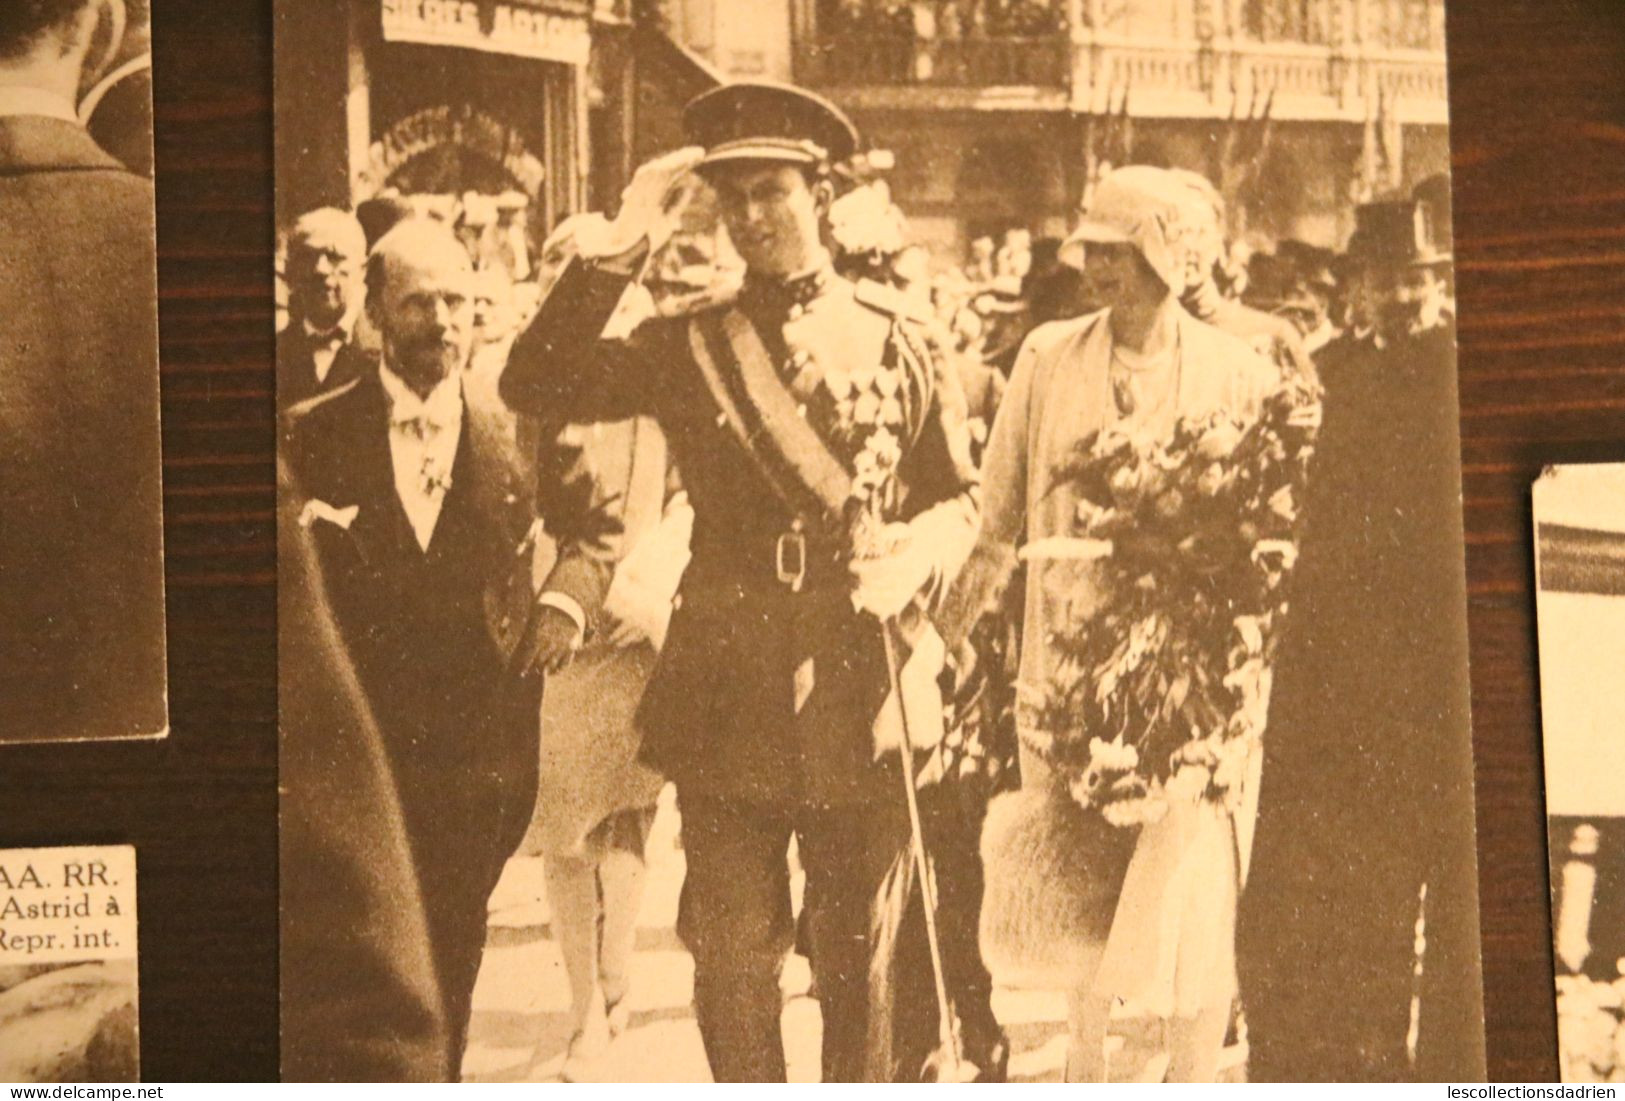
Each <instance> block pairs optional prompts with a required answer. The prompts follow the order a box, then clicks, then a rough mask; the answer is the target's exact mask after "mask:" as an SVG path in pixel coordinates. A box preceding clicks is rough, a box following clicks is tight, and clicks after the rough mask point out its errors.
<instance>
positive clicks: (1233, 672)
mask: <svg viewBox="0 0 1625 1101" xmlns="http://www.w3.org/2000/svg"><path fill="white" fill-rule="evenodd" d="M1319 414H1320V393H1319V390H1318V388H1316V387H1314V386H1312V385H1309V384H1306V383H1302V382H1289V383H1287V384H1285V385H1283V386H1282V387H1281V388H1280V389H1279V390H1277V391H1276V392H1275V393H1274V394H1272V395H1271V396H1270V397H1269V398H1268V399H1267V400H1266V401H1265V402H1264V404H1263V407H1262V409H1261V411H1260V412H1259V414H1258V416H1257V417H1256V418H1254V419H1251V420H1244V419H1241V418H1238V417H1235V416H1233V415H1231V414H1230V413H1228V412H1216V413H1213V414H1210V415H1207V416H1203V417H1199V418H1187V419H1183V420H1181V421H1180V422H1179V423H1178V424H1177V425H1176V427H1175V429H1174V431H1173V433H1172V435H1171V436H1160V437H1156V438H1151V437H1143V438H1137V437H1135V436H1133V435H1129V434H1126V433H1124V432H1121V431H1117V430H1110V429H1109V430H1106V431H1103V432H1100V433H1097V434H1094V435H1092V436H1089V437H1087V438H1085V439H1084V440H1083V441H1081V442H1080V443H1079V445H1078V446H1077V448H1076V449H1075V451H1074V453H1073V455H1072V457H1071V459H1070V460H1069V461H1068V462H1066V463H1065V464H1063V465H1062V466H1061V467H1060V469H1058V470H1056V471H1055V472H1054V478H1055V484H1056V485H1066V484H1069V485H1071V486H1073V487H1074V488H1075V489H1076V491H1077V495H1078V497H1079V498H1080V503H1079V505H1078V508H1077V516H1076V519H1075V526H1076V534H1075V535H1074V536H1069V537H1058V538H1051V539H1045V540H1040V541H1038V542H1036V543H1033V544H1031V545H1029V546H1028V547H1027V548H1026V549H1025V550H1024V552H1023V556H1024V557H1026V558H1029V559H1036V560H1038V561H1036V562H1035V563H1034V567H1033V568H1035V569H1043V568H1045V566H1046V565H1048V564H1049V563H1048V562H1046V561H1045V560H1054V559H1058V558H1074V559H1077V558H1091V559H1097V560H1098V562H1097V566H1098V572H1097V574H1096V584H1097V587H1098V593H1097V596H1098V600H1097V601H1096V602H1095V603H1094V604H1093V606H1092V607H1091V608H1090V610H1089V611H1088V613H1087V614H1085V615H1079V616H1074V617H1071V618H1070V619H1069V620H1066V621H1063V622H1061V623H1057V624H1051V627H1052V635H1051V637H1050V639H1049V640H1048V641H1049V644H1050V647H1051V649H1052V651H1053V652H1054V653H1055V655H1056V660H1055V661H1054V662H1053V663H1052V675H1051V679H1050V682H1049V683H1048V684H1046V685H1024V686H1022V687H1023V693H1024V702H1023V706H1024V707H1025V708H1026V709H1027V710H1028V714H1029V716H1030V717H1031V719H1032V721H1031V722H1028V723H1026V724H1023V725H1024V726H1025V727H1027V728H1028V733H1027V734H1025V735H1024V737H1026V738H1027V739H1028V742H1029V748H1031V749H1032V750H1034V751H1035V752H1037V753H1038V754H1039V755H1040V756H1042V757H1043V758H1045V759H1046V760H1047V761H1049V762H1050V763H1051V764H1052V765H1053V766H1055V767H1056V768H1057V769H1059V770H1060V771H1061V772H1062V774H1063V775H1065V776H1066V777H1068V778H1069V780H1070V782H1071V791H1072V795H1073V797H1074V798H1075V799H1077V801H1078V802H1079V803H1081V804H1083V805H1084V806H1086V807H1092V808H1096V809H1098V810H1100V812H1101V813H1102V814H1103V815H1104V816H1105V818H1106V819H1107V820H1108V821H1109V822H1111V823H1112V824H1113V825H1118V826H1131V825H1137V824H1140V823H1143V822H1149V821H1155V820H1157V819H1158V818H1160V817H1161V816H1162V815H1163V814H1164V813H1165V812H1166V810H1167V806H1168V803H1167V800H1168V797H1169V796H1170V795H1173V794H1175V793H1182V794H1185V795H1190V796H1201V797H1206V798H1209V799H1213V800H1217V801H1222V802H1224V803H1225V804H1226V805H1227V806H1229V807H1230V808H1231V809H1232V810H1233V809H1234V808H1235V806H1236V805H1237V802H1238V800H1239V798H1240V786H1241V780H1242V776H1243V774H1244V772H1245V768H1246V761H1247V757H1248V754H1249V752H1250V750H1251V749H1252V746H1253V744H1254V743H1255V742H1256V740H1257V739H1258V737H1259V736H1260V734H1261V732H1262V730H1263V724H1264V711H1265V706H1266V703H1267V700H1268V677H1269V668H1270V664H1271V660H1272V658H1273V654H1274V649H1275V641H1276V627H1277V625H1278V623H1279V621H1280V617H1281V613H1282V612H1283V610H1284V608H1285V589H1284V587H1283V581H1284V580H1285V578H1286V576H1287V575H1288V574H1289V573H1290V571H1291V570H1292V567H1293V564H1294V562H1295V560H1296V557H1297V546H1296V541H1295V540H1296V529H1297V521H1298V507H1299V501H1300V499H1301V497H1302V490H1303V486H1304V484H1305V481H1306V479H1307V476H1308V469H1309V460H1310V457H1311V455H1312V453H1313V448H1314V437H1315V433H1316V429H1317V428H1318V425H1319ZM1052 491H1053V488H1052Z"/></svg>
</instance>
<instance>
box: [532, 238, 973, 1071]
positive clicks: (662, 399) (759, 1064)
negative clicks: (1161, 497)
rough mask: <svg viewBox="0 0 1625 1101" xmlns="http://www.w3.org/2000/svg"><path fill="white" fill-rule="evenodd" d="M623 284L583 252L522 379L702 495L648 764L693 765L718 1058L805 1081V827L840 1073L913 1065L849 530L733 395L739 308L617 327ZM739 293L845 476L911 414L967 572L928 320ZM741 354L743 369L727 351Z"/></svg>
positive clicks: (805, 298)
mask: <svg viewBox="0 0 1625 1101" xmlns="http://www.w3.org/2000/svg"><path fill="white" fill-rule="evenodd" d="M626 286H627V279H626V277H624V276H618V275H616V274H614V273H611V272H607V271H604V270H601V269H598V268H595V267H594V266H592V265H590V264H586V263H582V262H580V261H573V262H572V263H571V264H570V265H569V266H568V267H567V268H566V270H565V271H564V273H563V274H562V275H561V277H560V279H559V282H558V283H557V284H556V285H555V286H554V288H553V290H552V291H551V293H550V294H549V296H548V298H547V299H546V301H545V302H544V303H543V304H542V307H541V310H540V313H539V314H538V316H537V318H536V320H535V322H534V323H533V324H532V325H531V327H530V328H529V330H528V331H527V332H525V333H524V334H522V335H521V336H520V337H519V339H518V340H517V342H516V343H515V345H514V349H513V353H512V356H511V358H510V360H509V367H508V370H507V371H506V373H505V375H504V377H503V380H502V393H503V396H504V398H505V399H506V400H507V401H508V402H509V404H510V405H512V406H514V407H515V408H517V409H519V410H521V411H523V412H527V413H534V414H537V415H544V416H554V417H559V418H563V419H567V420H573V421H593V420H617V419H621V418H625V417H629V416H635V415H639V414H648V415H652V416H654V417H656V418H657V419H658V420H659V422H660V425H661V427H662V428H663V429H664V431H665V432H666V435H667V438H668V440H669V441H670V445H671V449H672V453H673V456H674V458H675V459H676V461H677V465H678V467H679V469H680V471H681V473H682V477H683V483H684V485H685V487H686V488H687V489H688V492H689V498H690V501H691V503H692V505H693V508H694V533H693V540H692V555H693V556H692V560H691V563H690V565H689V568H688V571H687V574H686V575H685V577H684V579H683V583H682V586H681V589H680V591H679V605H678V607H677V609H676V611H675V613H674V615H673V617H672V624H671V630H670V633H669V635H668V637H667V642H666V646H665V649H664V651H663V652H662V655H661V661H660V665H659V667H658V669H657V670H656V672H655V675H654V677H653V680H652V681H651V683H650V686H649V689H648V692H647V694H646V696H645V698H644V702H643V705H642V708H641V711H640V714H639V726H640V728H641V729H642V731H643V732H644V738H645V741H644V747H643V756H644V759H645V760H646V761H647V762H648V763H649V764H651V765H652V766H653V767H655V768H658V769H659V770H661V771H662V772H664V773H665V774H666V775H667V776H668V777H670V778H671V779H673V780H674V781H675V782H676V784H677V789H678V798H679V804H680V807H681V810H682V814H683V834H684V847H685V851H686V853H687V856H688V877H687V881H686V882H685V884H684V890H683V900H682V912H681V914H680V916H679V922H678V924H679V932H680V933H681V934H682V936H683V939H684V941H685V942H686V943H687V944H688V946H689V948H690V950H691V951H692V952H693V954H694V959H695V1005H696V1012H697V1016H698V1019H699V1024H700V1028H701V1033H702V1035H703V1037H704V1039H705V1044H706V1052H707V1055H708V1057H709V1059H710V1063H711V1069H712V1072H713V1074H714V1075H715V1076H716V1077H717V1078H718V1079H719V1080H770V1079H780V1080H782V1078H783V1077H784V1073H785V1069H784V1057H783V1051H782V1045H781V1042H780V1038H779V1012H780V995H779V990H778V971H779V967H780V965H781V963H782V960H783V957H784V955H785V953H786V951H787V950H788V948H789V946H790V943H791V940H792V936H793V928H792V923H791V917H790V894H789V883H788V869H787V867H786V858H785V853H786V848H787V846H788V844H789V841H790V838H791V836H792V835H794V836H795V837H797V838H798V840H799V844H800V853H801V858H802V862H803V864H804V865H805V866H806V868H807V875H808V887H807V900H806V904H807V907H808V910H809V912H810V917H811V921H810V931H811V934H812V940H813V966H814V972H815V975H816V976H817V981H818V987H819V997H820V1000H821V1002H822V1005H823V1011H824V1021H825V1026H824V1027H825V1032H824V1067H823V1071H824V1078H825V1080H826V1081H829V1080H850V1079H858V1078H867V1079H877V1078H878V1079H889V1078H892V1077H895V1076H897V1075H898V1074H903V1075H905V1076H909V1077H912V1076H913V1074H914V1073H916V1072H917V1069H918V1065H919V1063H918V1059H919V1057H920V1056H922V1055H923V1054H924V1051H923V1049H921V1048H920V1047H919V1043H920V1038H921V1037H923V1038H924V1039H923V1043H924V1046H925V1047H929V1046H930V1044H931V1042H932V1040H933V1039H934V1023H933V1022H934V1010H933V1009H932V1008H931V1004H930V1003H931V995H930V971H929V964H928V962H927V961H926V959H925V958H924V957H923V956H922V955H920V954H919V953H918V951H917V946H915V945H914V942H913V941H912V939H911V938H909V937H905V936H903V935H902V928H903V924H904V923H903V921H902V914H903V912H904V909H905V907H906V906H907V905H908V901H907V900H908V899H910V897H911V896H912V890H911V879H912V872H911V869H910V867H909V863H908V860H907V856H906V852H907V837H908V826H907V818H906V811H905V805H904V801H903V793H902V791H901V790H900V785H901V778H900V776H899V775H898V774H897V772H896V770H895V767H893V766H886V765H876V764H875V763H874V760H875V750H874V743H873V738H872V733H871V728H872V725H873V723H874V720H875V717H876V715H877V713H878V712H879V711H880V709H881V705H882V703H883V702H884V700H885V698H886V696H887V694H888V692H889V688H890V685H889V677H888V673H887V666H886V660H885V656H884V650H883V643H882V636H881V633H880V626H879V624H878V623H877V622H876V621H875V620H874V619H873V618H872V617H869V616H867V615H863V614H859V613H857V612H855V611H854V610H853V607H852V602H851V595H850V594H851V581H850V575H849V569H848V564H847V560H848V558H849V555H850V548H849V546H848V543H849V540H848V538H847V535H846V533H845V532H844V531H830V530H828V529H827V528H826V527H822V526H820V525H819V524H818V523H816V522H812V521H811V520H810V519H809V518H808V517H804V516H798V515H797V514H796V510H795V509H793V508H792V507H791V506H790V505H787V504H786V503H785V501H784V500H783V499H781V497H780V496H779V494H778V492H776V490H775V487H774V482H773V481H771V480H770V478H769V477H768V475H766V474H764V473H763V471H762V470H761V469H760V468H759V467H758V465H757V463H756V461H755V459H754V458H753V456H752V454H751V453H750V452H749V451H747V450H746V449H745V447H744V446H743V445H742V443H741V442H740V440H739V438H738V437H737V436H736V435H734V433H733V431H732V430H731V429H730V428H729V427H728V426H727V423H726V418H725V417H723V416H721V415H720V414H719V407H718V405H717V403H716V401H715V400H714V398H713V396H712V393H711V391H710V389H709V388H708V386H707V383H706V381H705V376H704V375H703V373H702V370H701V368H700V366H699V364H698V363H697V362H696V360H695V353H694V345H693V343H692V342H693V341H695V340H700V339H703V337H702V336H701V331H702V330H701V326H702V324H703V323H705V322H706V321H707V320H708V317H709V318H710V319H715V318H716V317H717V316H719V315H715V314H709V315H708V314H706V313H703V312H702V313H701V314H699V315H696V316H694V317H689V318H664V319H655V320H652V321H649V322H646V323H644V324H643V325H642V326H640V327H639V328H638V329H637V330H636V331H635V332H634V333H633V334H632V336H631V337H630V338H629V339H627V340H625V341H614V342H611V341H601V340H599V339H598V334H599V333H600V332H602V331H603V328H604V325H605V323H606V321H607V320H608V319H609V317H610V315H611V313H612V312H613V310H614V308H615V306H616V304H617V302H618V301H619V299H620V297H621V295H622V292H623V291H624V290H625V288H626ZM735 306H737V309H738V310H739V311H740V313H742V314H743V315H744V317H746V318H747V319H748V320H749V323H750V325H751V327H752V329H753V330H754V331H755V333H756V334H757V335H758V336H760V338H761V340H762V343H763V344H764V345H765V346H766V348H767V351H768V353H769V355H770V356H771V358H772V359H773V361H774V364H775V367H776V368H777V369H778V370H779V374H780V378H781V379H782V380H783V381H784V383H785V385H786V386H787V388H788V389H789V391H790V392H791V394H792V396H793V397H795V398H796V399H797V401H798V403H799V404H800V405H801V406H802V407H803V410H804V413H803V414H802V415H804V416H805V417H806V420H807V423H808V424H810V425H812V426H813V427H814V428H815V429H817V430H818V431H819V433H820V435H821V436H822V437H823V438H824V439H825V440H826V441H828V443H829V444H830V447H831V450H832V451H833V452H834V453H835V454H836V456H837V458H838V459H840V460H841V461H842V462H843V463H845V464H847V466H848V469H851V463H852V458H853V452H854V450H855V448H854V443H855V441H856V440H857V439H858V438H859V437H861V436H864V435H865V434H866V433H865V431H864V430H863V428H862V426H863V425H864V424H866V423H870V422H874V423H885V424H887V425H888V426H889V427H890V428H892V429H894V430H895V432H896V435H897V437H898V439H899V441H900V444H901V451H902V457H901V461H900V463H899V466H898V470H897V473H898V481H899V483H900V485H901V487H902V488H901V493H900V494H899V499H898V500H897V502H896V505H897V507H896V508H895V510H894V514H893V515H892V516H891V517H889V518H891V519H897V520H902V521H906V522H908V523H909V525H910V527H911V529H912V538H911V540H910V546H911V547H912V548H913V553H918V554H922V555H926V556H929V559H930V562H931V564H932V567H933V569H934V570H935V572H936V573H937V574H938V575H940V576H947V575H950V574H951V573H952V572H953V571H955V570H956V569H957V568H958V565H959V564H960V562H962V561H963V558H964V556H965V554H966V553H967V552H968V551H969V548H970V544H971V542H972V540H973V539H974V536H975V526H976V516H977V513H976V485H977V482H976V474H975V470H974V468H973V466H972V464H971V461H970V457H969V440H968V435H967V432H966V429H965V423H964V407H963V398H962V397H961V395H960V390H959V387H958V384H957V382H956V381H955V380H954V379H953V378H952V376H951V373H950V372H949V371H947V370H946V369H945V368H943V367H941V366H939V365H938V364H937V363H936V362H935V360H934V359H933V357H932V356H931V354H930V352H929V349H928V348H927V346H926V343H925V341H924V340H923V338H922V337H920V335H919V334H918V332H917V330H916V329H915V328H914V327H913V325H912V323H911V322H908V321H906V320H905V319H904V318H902V317H901V316H900V315H899V312H898V311H897V310H896V309H894V308H893V307H892V306H890V305H889V304H888V303H887V301H886V300H885V299H884V298H883V297H882V296H881V295H880V293H879V292H878V291H860V290H858V289H856V288H854V286H853V285H852V284H850V283H847V282H846V281H844V280H842V279H840V278H838V277H836V276H835V275H834V274H833V272H831V271H828V270H823V271H818V272H815V273H813V274H811V275H809V276H806V277H803V278H800V279H797V280H793V281H790V282H774V283H769V282H760V281H758V282H753V281H750V280H747V283H746V286H745V288H744V289H743V291H742V292H741V293H740V296H739V298H738V301H737V303H736V304H732V305H726V306H719V307H712V309H718V310H726V309H732V308H735ZM720 373H721V374H722V376H723V377H724V381H725V384H726V385H728V386H729V387H730V388H731V389H732V388H734V387H735V386H736V385H737V384H738V382H739V378H738V372H737V370H736V369H735V365H734V364H733V363H732V362H731V361H725V362H722V363H721V372H720ZM736 393H737V391H736ZM854 421H855V422H856V425H857V427H856V428H854ZM774 427H775V426H774V425H772V424H764V425H763V426H762V429H761V430H762V431H765V432H772V431H774ZM798 519H800V520H801V521H803V525H804V528H805V532H804V537H805V539H806V542H807V553H806V571H805V577H804V579H803V581H802V584H801V586H800V588H799V591H796V590H795V589H793V588H792V587H791V586H790V585H788V584H786V583H785V582H784V581H782V580H780V572H781V571H780V568H779V567H780V566H781V565H784V564H785V563H783V562H781V561H780V560H779V559H780V557H781V555H780V552H781V548H782V547H783V542H782V538H783V537H784V536H786V534H787V533H789V532H790V531H791V530H792V527H793V526H794V525H795V524H796V522H797V520H798ZM916 905H917V900H916ZM905 978H906V981H905ZM900 982H905V985H902V986H900V985H899V983H900ZM911 1045H913V1046H912V1047H911Z"/></svg>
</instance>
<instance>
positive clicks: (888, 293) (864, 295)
mask: <svg viewBox="0 0 1625 1101" xmlns="http://www.w3.org/2000/svg"><path fill="white" fill-rule="evenodd" d="M852 294H853V297H854V298H856V299H857V300H858V301H859V302H860V303H861V304H863V305H865V306H868V307H869V308H870V309H871V310H874V311H875V312H876V313H883V314H885V315H886V316H888V317H900V318H903V319H904V320H906V321H913V322H915V323H916V324H920V325H923V324H925V323H926V322H927V321H930V320H931V318H930V315H928V314H927V313H926V312H925V311H924V310H922V309H921V308H920V307H919V306H918V305H917V304H916V303H914V302H911V301H909V300H908V299H907V298H905V297H904V296H903V293H902V292H901V291H899V290H898V289H897V288H896V287H888V286H887V285H886V284H884V283H877V282H876V281H875V280H873V279H860V280H858V281H857V282H856V283H854V284H853V290H852Z"/></svg>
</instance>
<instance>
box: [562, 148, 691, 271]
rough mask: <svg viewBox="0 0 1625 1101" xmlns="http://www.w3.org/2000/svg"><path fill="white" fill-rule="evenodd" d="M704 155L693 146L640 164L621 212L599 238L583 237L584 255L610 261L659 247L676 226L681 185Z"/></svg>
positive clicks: (623, 194)
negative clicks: (676, 202)
mask: <svg viewBox="0 0 1625 1101" xmlns="http://www.w3.org/2000/svg"><path fill="white" fill-rule="evenodd" d="M704 156H705V150H704V149H701V148H700V147H699V146H697V145H690V146H686V147H684V148H682V149H679V150H677V151H676V152H674V153H666V154H664V155H663V156H659V157H656V158H655V159H654V160H652V161H649V162H648V163H646V164H643V165H640V166H639V167H638V170H637V171H636V172H634V173H633V174H632V182H631V183H629V184H627V185H626V190H625V191H623V192H622V193H621V211H620V213H619V214H617V215H616V216H615V220H614V221H613V222H608V223H606V224H604V226H603V228H602V232H601V233H599V234H595V235H594V236H595V237H597V239H596V240H581V242H580V243H581V252H582V255H584V256H586V257H588V258H589V259H594V260H606V259H613V258H616V257H624V256H627V255H629V254H631V253H633V252H642V251H643V248H644V246H645V245H647V249H648V251H649V252H654V251H656V250H658V249H659V248H660V247H661V246H662V245H664V244H665V243H666V241H667V240H668V239H670V237H671V235H672V231H673V229H674V228H675V227H674V226H673V223H672V218H671V214H672V213H673V207H674V206H675V202H674V200H675V198H676V197H677V196H678V195H679V194H680V188H679V187H678V185H679V184H680V183H681V182H682V180H683V178H684V177H685V176H687V175H688V174H689V173H690V172H692V171H694V168H695V166H696V165H698V164H699V163H700V161H701V159H703V158H704ZM595 228H596V227H595Z"/></svg>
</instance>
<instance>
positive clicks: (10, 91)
mask: <svg viewBox="0 0 1625 1101" xmlns="http://www.w3.org/2000/svg"><path fill="white" fill-rule="evenodd" d="M15 115H39V116H42V117H44V118H50V119H60V120H62V121H63V122H71V123H73V124H74V125H76V126H77V125H79V114H78V112H77V111H75V110H74V108H73V103H72V102H71V101H70V100H68V99H66V98H65V97H63V96H59V95H57V94H56V93H55V92H47V91H46V90H45V89H44V88H25V87H22V86H20V85H6V86H0V118H7V117H11V116H15Z"/></svg>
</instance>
